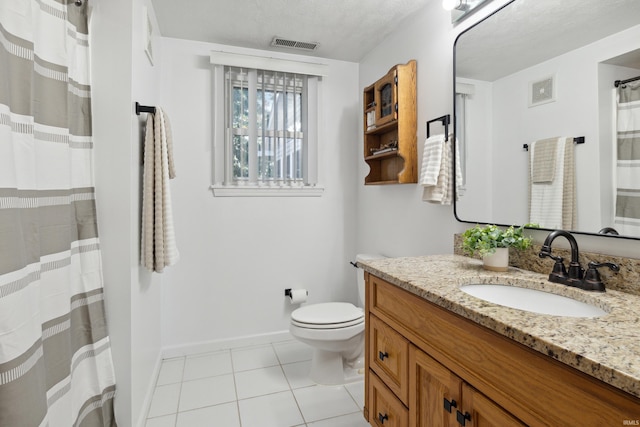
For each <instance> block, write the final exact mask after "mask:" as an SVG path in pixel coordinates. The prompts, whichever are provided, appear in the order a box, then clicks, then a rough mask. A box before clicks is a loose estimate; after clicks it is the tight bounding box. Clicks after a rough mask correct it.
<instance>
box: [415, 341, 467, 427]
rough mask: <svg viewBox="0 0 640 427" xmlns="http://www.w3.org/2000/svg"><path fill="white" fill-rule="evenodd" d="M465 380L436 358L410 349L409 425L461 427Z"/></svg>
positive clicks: (416, 426)
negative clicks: (463, 384)
mask: <svg viewBox="0 0 640 427" xmlns="http://www.w3.org/2000/svg"><path fill="white" fill-rule="evenodd" d="M461 397H462V380H461V379H460V378H459V377H457V376H456V375H455V374H454V373H453V372H451V371H450V370H449V369H447V368H445V367H444V366H442V365H441V364H440V363H438V362H437V361H436V360H435V359H433V358H431V357H430V356H428V355H427V354H426V353H424V352H423V351H421V350H420V349H418V348H417V347H414V346H413V345H412V346H410V348H409V408H411V410H410V411H409V425H411V426H414V427H453V426H457V425H458V424H457V422H456V410H459V409H460V403H461V402H460V401H461Z"/></svg>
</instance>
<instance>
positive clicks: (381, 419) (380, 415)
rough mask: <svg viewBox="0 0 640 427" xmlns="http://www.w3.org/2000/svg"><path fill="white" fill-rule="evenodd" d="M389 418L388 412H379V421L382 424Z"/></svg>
mask: <svg viewBox="0 0 640 427" xmlns="http://www.w3.org/2000/svg"><path fill="white" fill-rule="evenodd" d="M388 419H389V416H388V415H387V414H384V415H382V414H378V421H380V424H384V422H385V421H387V420H388Z"/></svg>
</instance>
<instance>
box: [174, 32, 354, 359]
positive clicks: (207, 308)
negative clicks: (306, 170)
mask: <svg viewBox="0 0 640 427" xmlns="http://www.w3.org/2000/svg"><path fill="white" fill-rule="evenodd" d="M219 49H226V50H233V48H231V47H229V46H220V45H214V44H209V43H201V42H193V41H185V40H177V39H167V38H165V39H163V57H164V61H163V63H162V69H163V76H162V82H163V91H162V94H163V95H162V104H163V105H164V108H165V110H166V111H167V114H168V115H169V117H170V119H171V124H172V128H173V139H174V156H175V162H176V168H177V178H176V179H175V180H173V181H172V184H171V185H172V197H173V206H174V207H173V214H174V220H175V221H174V224H175V229H176V239H177V244H178V249H179V250H180V254H181V259H180V261H179V262H178V263H177V264H176V265H175V266H172V267H169V268H168V269H167V270H166V273H165V274H164V277H163V279H164V280H163V320H162V333H163V344H164V346H165V348H166V349H167V351H169V352H171V353H170V354H174V353H175V352H178V353H180V352H181V351H194V350H198V349H200V350H205V349H207V348H209V347H211V346H215V345H216V342H217V341H224V340H228V339H234V338H238V337H247V336H255V335H262V334H271V333H274V332H282V331H286V330H288V326H289V315H290V312H291V310H292V309H293V308H296V307H294V306H291V305H290V304H288V303H287V302H286V300H285V297H284V289H285V288H299V287H303V288H306V289H307V290H308V291H309V301H310V302H320V301H330V300H333V301H336V300H347V301H352V302H356V288H355V286H354V285H355V275H354V272H355V270H354V269H353V268H352V267H351V266H350V265H349V263H348V262H349V261H350V260H353V259H354V256H355V245H354V242H355V230H356V227H355V221H356V218H355V193H356V184H355V183H356V172H355V171H356V167H355V165H356V163H357V162H358V159H357V158H356V149H357V141H358V123H360V114H359V110H358V103H359V99H360V94H359V92H358V90H357V87H358V80H357V78H358V74H357V71H358V65H357V64H355V63H349V62H342V61H332V60H322V62H325V63H327V64H328V66H329V71H328V76H327V77H326V78H324V79H323V83H322V87H323V88H324V93H323V101H322V102H323V108H322V112H321V114H322V116H323V117H322V120H323V123H324V124H323V125H322V126H321V132H322V134H321V136H320V139H319V141H320V143H319V167H318V171H319V173H318V175H319V183H320V185H322V186H324V188H325V190H324V194H323V195H322V196H321V197H214V196H213V194H212V192H211V190H210V189H209V185H210V184H211V176H212V167H211V159H212V152H211V143H212V140H211V133H212V132H211V131H212V120H211V111H212V109H211V104H212V94H211V78H212V77H211V67H210V64H209V54H210V52H211V50H219ZM239 51H243V52H251V51H250V50H246V49H242V50H239ZM258 53H259V52H258ZM267 55H268V56H276V54H274V53H273V52H268V53H267ZM277 56H280V57H283V58H294V59H295V58H297V59H300V60H304V57H301V56H298V55H285V54H282V55H277ZM311 61H317V59H316V58H311Z"/></svg>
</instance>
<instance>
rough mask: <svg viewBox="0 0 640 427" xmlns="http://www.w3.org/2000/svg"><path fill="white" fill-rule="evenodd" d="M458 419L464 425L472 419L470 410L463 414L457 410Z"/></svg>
mask: <svg viewBox="0 0 640 427" xmlns="http://www.w3.org/2000/svg"><path fill="white" fill-rule="evenodd" d="M456 419H457V420H458V424H460V425H461V426H463V427H464V425H465V423H466V422H467V421H471V414H470V413H468V412H465V413H464V414H463V413H462V412H460V411H456Z"/></svg>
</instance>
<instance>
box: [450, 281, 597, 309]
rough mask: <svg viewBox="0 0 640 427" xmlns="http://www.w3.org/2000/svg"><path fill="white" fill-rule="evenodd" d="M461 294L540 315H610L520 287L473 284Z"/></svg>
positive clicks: (463, 288) (465, 287)
mask: <svg viewBox="0 0 640 427" xmlns="http://www.w3.org/2000/svg"><path fill="white" fill-rule="evenodd" d="M460 290H462V291H463V292H466V293H467V294H469V295H472V296H474V297H476V298H480V299H482V300H485V301H489V302H492V303H494V304H498V305H504V306H506V307H511V308H517V309H519V310H524V311H530V312H533V313H538V314H549V315H552V316H567V317H599V316H603V315H605V314H607V312H606V311H604V310H602V309H601V308H599V307H596V306H595V305H591V304H587V303H584V302H582V301H577V300H574V299H572V298H568V297H565V296H562V295H556V294H552V293H549V292H544V291H538V290H535V289H527V288H520V287H517V286H508V285H493V284H477V285H476V284H473V285H464V286H461V287H460Z"/></svg>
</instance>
